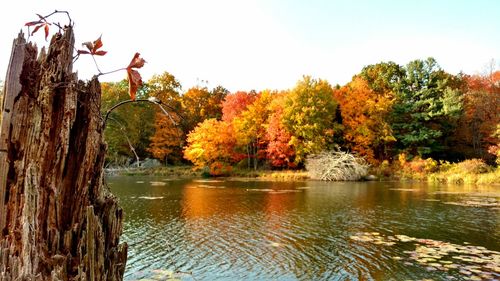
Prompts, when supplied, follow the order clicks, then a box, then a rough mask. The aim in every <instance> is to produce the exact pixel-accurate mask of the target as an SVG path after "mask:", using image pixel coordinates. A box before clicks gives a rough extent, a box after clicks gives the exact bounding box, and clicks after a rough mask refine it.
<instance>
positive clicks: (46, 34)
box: [45, 24, 49, 41]
mask: <svg viewBox="0 0 500 281" xmlns="http://www.w3.org/2000/svg"><path fill="white" fill-rule="evenodd" d="M47 37H49V25H48V24H45V41H47Z"/></svg>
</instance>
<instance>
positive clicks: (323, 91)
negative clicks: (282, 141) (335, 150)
mask: <svg viewBox="0 0 500 281" xmlns="http://www.w3.org/2000/svg"><path fill="white" fill-rule="evenodd" d="M336 108H337V102H336V101H335V100H334V99H333V92H332V87H331V85H330V84H329V83H328V82H327V81H326V80H321V79H313V78H311V77H310V76H304V77H303V79H302V80H300V81H299V82H297V85H296V86H295V88H294V89H292V90H291V92H290V94H289V95H288V98H287V100H286V102H285V109H284V112H283V123H284V125H285V128H286V129H287V130H288V131H289V132H290V133H291V134H292V138H291V140H290V144H291V145H292V146H293V147H294V149H295V152H296V157H295V162H296V163H301V162H303V160H304V159H305V156H306V155H308V154H310V153H317V152H319V151H322V150H326V149H329V148H330V146H331V145H332V144H333V142H334V140H333V136H334V132H335V126H336V125H337V124H336V123H335V111H336Z"/></svg>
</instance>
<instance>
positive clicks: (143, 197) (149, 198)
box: [138, 196, 163, 200]
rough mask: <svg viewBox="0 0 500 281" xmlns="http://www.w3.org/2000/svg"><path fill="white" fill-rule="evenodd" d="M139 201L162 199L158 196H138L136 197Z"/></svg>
mask: <svg viewBox="0 0 500 281" xmlns="http://www.w3.org/2000/svg"><path fill="white" fill-rule="evenodd" d="M138 198H139V199H146V200H158V199H163V196H158V197H152V196H140V197H138Z"/></svg>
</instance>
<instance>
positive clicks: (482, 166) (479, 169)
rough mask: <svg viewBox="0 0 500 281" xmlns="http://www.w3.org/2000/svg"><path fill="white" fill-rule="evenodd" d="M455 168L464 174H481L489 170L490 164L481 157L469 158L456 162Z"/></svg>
mask: <svg viewBox="0 0 500 281" xmlns="http://www.w3.org/2000/svg"><path fill="white" fill-rule="evenodd" d="M456 169H458V170H459V172H462V173H466V174H476V175H477V174H483V173H487V172H490V171H491V168H490V166H488V164H486V163H485V162H484V161H483V160H482V159H469V160H465V161H463V162H460V163H458V164H457V167H456Z"/></svg>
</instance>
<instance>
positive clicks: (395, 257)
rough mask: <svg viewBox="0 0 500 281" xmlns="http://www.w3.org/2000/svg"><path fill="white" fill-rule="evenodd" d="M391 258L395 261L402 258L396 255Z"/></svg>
mask: <svg viewBox="0 0 500 281" xmlns="http://www.w3.org/2000/svg"><path fill="white" fill-rule="evenodd" d="M392 259H393V260H396V261H400V260H402V259H403V258H402V257H398V256H394V257H392Z"/></svg>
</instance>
